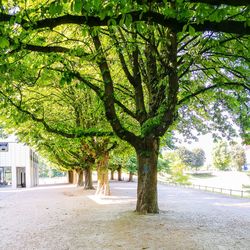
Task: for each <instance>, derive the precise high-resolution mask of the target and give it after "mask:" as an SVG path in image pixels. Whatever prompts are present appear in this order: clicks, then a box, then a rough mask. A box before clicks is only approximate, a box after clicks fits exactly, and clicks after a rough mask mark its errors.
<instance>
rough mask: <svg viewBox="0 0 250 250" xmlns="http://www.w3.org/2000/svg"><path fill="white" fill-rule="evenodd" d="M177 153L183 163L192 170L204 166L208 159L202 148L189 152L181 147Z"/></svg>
mask: <svg viewBox="0 0 250 250" xmlns="http://www.w3.org/2000/svg"><path fill="white" fill-rule="evenodd" d="M177 153H178V155H179V157H180V159H181V160H182V162H183V163H184V164H185V165H186V166H189V167H191V168H196V170H197V168H198V167H201V166H203V164H204V161H205V159H206V157H205V152H204V150H203V149H201V148H195V149H193V150H188V149H187V148H185V147H180V148H178V150H177Z"/></svg>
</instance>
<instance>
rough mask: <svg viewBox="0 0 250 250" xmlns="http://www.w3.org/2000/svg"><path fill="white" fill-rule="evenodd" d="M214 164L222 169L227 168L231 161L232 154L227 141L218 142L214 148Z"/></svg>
mask: <svg viewBox="0 0 250 250" xmlns="http://www.w3.org/2000/svg"><path fill="white" fill-rule="evenodd" d="M212 155H213V165H214V166H215V167H216V168H218V169H220V170H226V169H227V168H228V167H229V165H230V163H231V155H230V149H229V146H228V144H227V143H226V142H225V141H220V142H218V143H217V144H216V145H215V147H214V148H213V154H212Z"/></svg>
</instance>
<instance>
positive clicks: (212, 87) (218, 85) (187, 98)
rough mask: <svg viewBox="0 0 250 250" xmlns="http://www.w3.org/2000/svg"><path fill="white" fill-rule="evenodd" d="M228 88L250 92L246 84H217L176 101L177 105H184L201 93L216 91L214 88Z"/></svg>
mask: <svg viewBox="0 0 250 250" xmlns="http://www.w3.org/2000/svg"><path fill="white" fill-rule="evenodd" d="M229 86H234V87H242V88H245V89H247V90H248V91H250V86H248V84H243V83H237V82H225V83H217V84H214V85H211V86H208V87H206V88H203V89H200V90H197V91H196V92H194V93H192V94H190V95H187V96H185V97H184V98H182V99H181V100H179V101H178V103H177V105H181V104H183V103H185V102H186V101H189V100H190V99H191V98H193V97H196V96H198V95H200V94H203V93H205V92H207V91H209V90H212V89H216V88H227V87H229Z"/></svg>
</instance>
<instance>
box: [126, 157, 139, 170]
mask: <svg viewBox="0 0 250 250" xmlns="http://www.w3.org/2000/svg"><path fill="white" fill-rule="evenodd" d="M126 170H127V171H128V172H129V173H132V174H136V172H137V159H136V157H135V156H130V158H129V159H128V161H127V163H126Z"/></svg>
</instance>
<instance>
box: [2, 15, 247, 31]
mask: <svg viewBox="0 0 250 250" xmlns="http://www.w3.org/2000/svg"><path fill="white" fill-rule="evenodd" d="M127 14H129V15H130V16H131V17H132V22H138V21H150V22H153V23H156V24H160V25H162V26H165V27H169V28H171V29H172V30H173V31H175V32H178V31H182V30H183V27H184V25H187V24H191V25H192V26H193V28H194V29H195V30H196V31H214V32H225V33H231V34H246V35H247V34H248V35H249V34H250V27H249V26H247V25H246V22H245V21H230V20H227V21H221V22H219V23H217V22H212V21H206V20H204V22H203V23H198V24H197V23H192V22H190V20H185V21H181V20H177V19H176V18H170V17H167V16H164V15H163V14H160V13H156V12H153V11H147V12H143V11H133V12H129V13H127ZM123 17H124V15H123V14H122V15H118V16H117V17H114V16H107V17H105V18H104V19H103V20H102V19H100V18H99V17H95V16H74V15H64V16H60V17H55V18H46V19H43V20H39V21H37V22H36V23H30V22H28V21H25V20H23V19H22V20H21V21H20V22H18V21H17V20H16V22H18V23H19V24H21V25H22V26H23V27H24V28H26V29H28V28H30V29H42V28H50V29H53V28H55V27H57V26H59V25H63V24H70V23H71V24H78V25H83V24H85V25H87V26H89V27H94V26H107V25H108V23H109V21H110V20H111V19H112V20H115V21H116V23H119V22H120V20H122V18H123ZM11 18H15V16H11V15H6V14H0V22H1V21H4V22H8V21H10V19H11Z"/></svg>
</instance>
